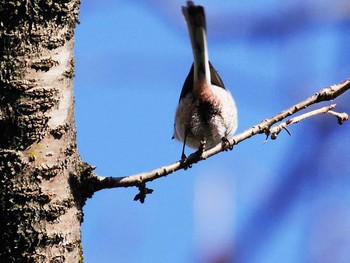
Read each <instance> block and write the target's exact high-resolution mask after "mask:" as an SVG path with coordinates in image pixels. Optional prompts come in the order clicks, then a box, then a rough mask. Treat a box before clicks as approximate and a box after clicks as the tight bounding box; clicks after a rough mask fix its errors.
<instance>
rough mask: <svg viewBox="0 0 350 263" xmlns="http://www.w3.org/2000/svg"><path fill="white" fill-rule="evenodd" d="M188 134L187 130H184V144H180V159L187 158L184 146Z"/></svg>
mask: <svg viewBox="0 0 350 263" xmlns="http://www.w3.org/2000/svg"><path fill="white" fill-rule="evenodd" d="M187 135H188V130H187V129H186V130H185V137H184V144H183V145H182V153H181V160H183V161H185V160H186V159H187V156H186V154H185V147H186V139H187Z"/></svg>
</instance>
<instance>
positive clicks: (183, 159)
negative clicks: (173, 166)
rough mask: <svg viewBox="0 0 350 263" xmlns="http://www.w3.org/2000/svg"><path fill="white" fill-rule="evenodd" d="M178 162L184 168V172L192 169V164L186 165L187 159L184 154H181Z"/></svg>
mask: <svg viewBox="0 0 350 263" xmlns="http://www.w3.org/2000/svg"><path fill="white" fill-rule="evenodd" d="M180 162H181V164H182V165H183V166H184V170H187V169H188V168H192V164H189V163H188V158H187V156H186V154H184V153H182V154H181V160H180Z"/></svg>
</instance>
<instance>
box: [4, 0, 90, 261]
mask: <svg viewBox="0 0 350 263" xmlns="http://www.w3.org/2000/svg"><path fill="white" fill-rule="evenodd" d="M79 4H80V1H79V0H26V1H23V0H15V1H12V0H8V1H2V3H1V4H0V63H1V64H0V226H1V235H0V262H56V263H57V262H80V261H82V248H81V233H80V225H81V221H82V206H83V204H84V202H85V199H86V195H84V192H83V191H82V192H81V190H82V188H80V187H79V184H78V182H80V176H81V175H82V174H84V171H89V169H90V167H89V166H88V165H87V164H84V163H83V162H82V161H81V159H80V157H79V154H78V152H77V148H76V128H75V122H74V104H73V103H74V98H73V75H74V57H73V44H74V36H73V34H74V28H75V25H76V23H77V22H78V12H79Z"/></svg>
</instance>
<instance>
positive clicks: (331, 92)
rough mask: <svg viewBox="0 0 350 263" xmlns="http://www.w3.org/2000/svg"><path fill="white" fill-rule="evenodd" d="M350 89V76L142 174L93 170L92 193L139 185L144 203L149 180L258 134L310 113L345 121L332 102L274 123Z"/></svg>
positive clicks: (269, 132) (273, 131)
mask: <svg viewBox="0 0 350 263" xmlns="http://www.w3.org/2000/svg"><path fill="white" fill-rule="evenodd" d="M348 89H350V79H347V80H345V81H343V82H341V83H339V84H336V85H332V86H329V87H326V88H324V89H322V90H320V91H319V92H317V93H316V94H315V95H313V96H311V97H309V98H307V99H306V100H304V101H301V102H299V103H297V104H295V105H293V106H291V107H290V108H288V109H286V110H284V111H282V112H280V113H278V114H276V115H275V116H273V117H270V118H268V119H265V120H263V121H262V122H260V123H258V124H256V125H254V126H252V127H251V128H249V129H247V130H245V131H243V132H241V133H239V134H237V135H235V136H232V137H230V138H228V139H227V140H223V142H222V143H221V144H218V145H217V146H215V147H213V148H211V149H209V150H204V151H201V150H198V151H196V152H194V153H193V154H191V155H190V156H188V158H187V159H185V160H180V161H177V162H174V163H172V164H169V165H166V166H162V167H160V168H158V169H155V170H152V171H148V172H144V173H139V174H135V175H131V176H125V177H103V176H99V175H97V174H95V173H93V172H91V174H90V176H89V178H87V179H88V180H89V179H90V180H89V182H90V183H89V186H90V189H91V188H92V189H93V192H96V191H99V190H102V189H107V188H116V187H130V186H137V187H139V190H140V193H139V194H137V195H136V196H135V200H140V201H141V202H143V201H144V199H145V196H146V195H147V194H149V193H151V192H152V190H151V189H148V188H146V183H147V182H150V181H153V180H155V179H158V178H160V177H164V176H167V175H168V174H171V173H173V172H176V171H178V170H180V169H187V168H188V167H191V166H192V165H193V164H195V163H197V162H199V161H202V160H205V159H207V158H208V157H211V156H213V155H215V154H218V153H220V152H223V151H227V150H232V148H233V147H234V146H235V145H237V144H238V143H240V142H242V141H244V140H246V139H248V138H250V137H252V136H254V135H256V134H262V133H264V134H266V135H267V137H268V136H269V135H271V139H275V138H276V136H277V135H278V133H279V132H280V131H281V130H282V129H286V127H287V126H288V125H291V124H294V123H297V122H300V121H302V120H304V119H306V118H309V117H311V116H315V115H317V114H321V113H328V114H331V115H334V116H336V117H337V118H338V123H339V124H342V123H343V122H344V121H345V120H348V119H349V116H348V115H347V114H346V113H337V112H334V111H331V110H332V109H333V108H334V107H335V104H332V105H330V106H326V107H323V108H320V109H318V110H314V111H310V112H308V113H305V114H302V115H300V116H298V117H295V118H292V119H290V120H288V121H286V122H284V123H282V124H280V125H277V126H275V127H272V125H274V124H276V123H278V122H280V121H282V120H284V119H285V118H287V117H289V116H291V115H293V114H295V113H297V112H299V111H301V110H303V109H305V108H307V107H309V106H311V105H313V104H316V103H319V102H322V101H330V100H333V99H335V98H336V97H338V96H340V95H341V94H343V93H344V92H346V91H347V90H348ZM271 127H272V128H271Z"/></svg>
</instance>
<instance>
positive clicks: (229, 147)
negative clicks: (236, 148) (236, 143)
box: [221, 137, 233, 151]
mask: <svg viewBox="0 0 350 263" xmlns="http://www.w3.org/2000/svg"><path fill="white" fill-rule="evenodd" d="M221 144H222V147H223V148H224V149H225V151H228V150H230V151H232V149H233V145H230V141H229V140H228V139H227V138H226V137H222V139H221Z"/></svg>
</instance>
